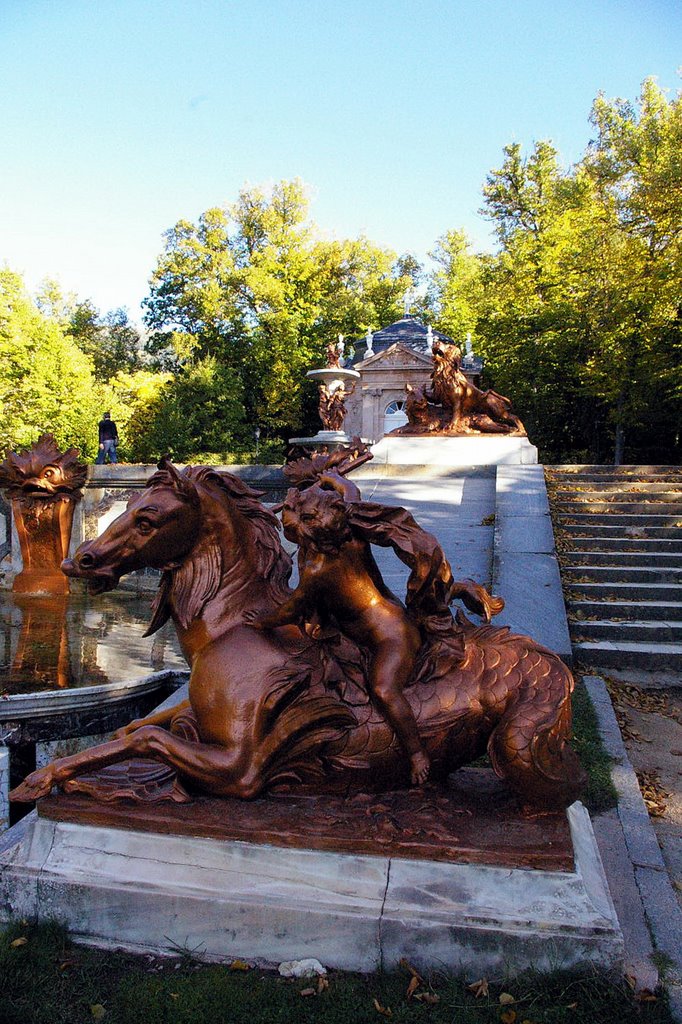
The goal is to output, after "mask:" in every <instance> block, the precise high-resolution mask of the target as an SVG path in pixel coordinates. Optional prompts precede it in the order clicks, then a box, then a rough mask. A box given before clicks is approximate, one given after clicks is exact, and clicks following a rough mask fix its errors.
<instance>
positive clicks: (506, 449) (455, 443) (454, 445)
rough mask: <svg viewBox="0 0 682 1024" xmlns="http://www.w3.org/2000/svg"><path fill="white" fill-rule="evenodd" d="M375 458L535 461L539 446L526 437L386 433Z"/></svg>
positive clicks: (451, 462) (389, 461) (393, 461)
mask: <svg viewBox="0 0 682 1024" xmlns="http://www.w3.org/2000/svg"><path fill="white" fill-rule="evenodd" d="M371 451H372V455H373V456H374V461H375V462H379V463H384V464H386V465H418V466H428V465H437V466H501V465H534V464H536V463H537V461H538V450H537V448H536V447H535V445H532V444H531V443H530V441H529V440H528V438H527V437H507V436H505V435H503V434H488V435H481V436H476V437H434V436H426V437H410V436H400V435H393V434H386V436H385V437H383V438H382V439H381V441H378V442H377V443H376V444H375V445H372V449H371Z"/></svg>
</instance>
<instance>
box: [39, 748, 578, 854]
mask: <svg viewBox="0 0 682 1024" xmlns="http://www.w3.org/2000/svg"><path fill="white" fill-rule="evenodd" d="M38 811H39V814H40V815H41V816H43V817H46V818H50V819H53V820H57V821H66V822H76V823H79V824H88V825H98V826H104V827H109V828H117V829H121V828H122V829H133V830H136V831H140V832H158V833H164V834H172V835H190V836H200V837H205V838H212V839H225V840H238V841H242V842H255V843H259V844H260V843H263V844H269V845H273V846H280V847H294V848H299V849H313V850H327V851H334V852H338V853H363V854H373V855H376V856H391V857H407V858H411V859H417V860H433V861H448V862H455V863H457V862H460V863H470V864H488V865H492V866H496V867H509V868H534V869H540V870H551V871H571V870H572V869H573V848H572V844H571V837H570V832H569V827H568V822H567V819H566V813H565V811H553V812H548V813H541V814H537V815H527V814H524V813H522V812H521V810H520V808H519V805H518V803H517V801H516V800H515V799H514V797H513V796H511V795H510V794H509V791H508V790H507V789H506V787H505V786H504V784H503V783H502V782H500V781H499V780H498V779H497V778H496V777H495V775H494V774H493V772H492V770H491V769H490V768H465V769H462V770H460V771H459V772H457V773H456V774H455V775H454V776H452V777H451V779H450V784H449V785H436V784H429V785H427V786H425V787H424V788H420V789H408V790H400V791H396V792H390V793H382V794H378V795H377V794H367V793H359V794H356V795H355V796H353V797H348V798H345V797H342V796H330V795H321V796H312V795H302V794H300V793H297V794H295V795H294V794H286V793H280V794H270V795H269V796H268V797H267V798H266V799H258V800H250V801H244V800H234V799H215V798H208V797H200V798H198V799H195V800H194V801H193V802H192V803H189V804H184V803H180V804H178V803H173V802H164V803H133V802H129V801H114V802H112V803H101V802H96V801H94V800H92V799H90V798H88V797H87V796H83V795H81V794H79V793H70V794H56V793H55V795H54V796H50V797H47V798H45V799H44V800H41V801H40V803H39V805H38Z"/></svg>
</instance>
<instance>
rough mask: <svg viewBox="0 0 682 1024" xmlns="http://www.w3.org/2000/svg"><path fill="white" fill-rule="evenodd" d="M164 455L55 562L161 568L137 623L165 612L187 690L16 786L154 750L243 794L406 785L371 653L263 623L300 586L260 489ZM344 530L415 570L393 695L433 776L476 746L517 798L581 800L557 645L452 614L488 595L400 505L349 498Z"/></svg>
mask: <svg viewBox="0 0 682 1024" xmlns="http://www.w3.org/2000/svg"><path fill="white" fill-rule="evenodd" d="M159 467H160V468H159V472H157V473H156V474H155V475H154V476H153V477H152V478H151V479H150V481H149V483H148V485H147V488H146V489H145V490H144V491H143V492H142V493H141V494H139V495H137V496H135V497H134V498H132V499H131V501H130V502H129V504H128V508H127V510H126V511H125V512H124V513H123V514H122V515H121V516H119V518H118V519H116V520H115V521H114V522H113V523H111V524H110V526H109V527H108V528H107V530H106V531H105V532H104V533H103V534H102V535H101V536H100V537H99V538H98V539H97V540H94V541H88V542H86V543H85V544H82V545H81V547H80V548H79V549H78V551H77V552H76V554H75V555H74V557H73V559H68V560H66V561H65V562H64V564H63V569H64V572H65V573H67V575H69V576H73V577H80V578H83V579H85V580H88V581H89V585H90V590H91V592H93V593H101V592H104V591H106V590H110V589H112V588H113V587H115V586H116V584H117V583H118V581H119V579H120V577H121V576H122V575H123V574H125V573H127V572H131V571H133V570H135V569H139V568H142V567H144V566H151V567H153V568H156V569H160V570H162V577H161V583H160V587H159V591H158V594H157V596H156V599H155V602H154V610H153V618H152V622H151V624H150V627H149V629H148V633H153V632H154V631H155V630H156V629H158V628H159V627H160V626H161V625H162V624H163V623H164V622H165V621H167V619H168V618H171V617H172V619H173V621H174V623H175V626H176V629H177V632H178V636H179V639H180V643H181V646H182V648H183V651H184V653H185V655H186V657H187V660H188V662H189V664H190V666H191V677H190V684H189V700H188V701H186V702H185V703H184V704H181V705H178V706H176V707H175V708H173V709H172V710H170V711H166V712H161V713H158V714H156V715H152V716H150V717H149V718H147V719H142V720H138V721H134V722H131V723H130V725H128V726H126V727H125V728H124V729H122V730H119V732H118V733H117V734H116V736H115V738H114V739H113V740H111V741H110V742H107V743H103V744H101V745H99V746H96V747H93V748H90V749H89V750H86V751H84V752H82V753H79V754H75V755H73V756H71V757H65V758H62V759H60V760H57V761H55V762H53V763H52V764H49V765H47V766H46V767H44V768H41V769H39V770H38V771H36V772H33V773H32V774H31V775H29V776H28V777H27V779H26V780H25V781H24V782H23V783H22V784H21V785H20V786H18V787H17V789H15V790H14V792H13V794H12V797H13V799H16V800H34V799H38V798H39V797H41V796H44V795H46V794H48V793H49V792H50V790H51V788H52V786H53V785H60V786H62V787H63V788H64V789H65V790H67V791H68V790H69V789H70V788H76V787H77V785H78V777H79V776H82V775H85V774H88V773H92V772H95V771H98V770H100V769H103V768H106V767H107V766H109V765H115V764H117V763H119V762H122V761H125V760H127V759H130V758H152V759H156V760H158V761H161V762H163V763H164V764H166V765H168V766H170V767H171V768H173V769H174V770H175V772H176V773H177V777H178V779H179V780H180V782H181V783H182V784H184V785H185V786H187V787H188V788H189V789H190V790H192V791H196V792H199V793H204V794H209V795H213V796H220V797H236V798H245V799H248V798H254V797H257V796H258V795H260V794H261V793H263V792H264V791H266V790H268V789H269V788H272V787H281V786H287V785H288V786H295V787H312V788H313V789H314V791H316V792H324V791H333V792H342V793H347V792H356V791H359V790H362V789H377V788H384V789H389V788H395V787H396V786H400V785H404V784H407V783H408V781H409V776H410V771H409V762H408V759H407V758H406V757H405V754H404V751H403V749H402V747H401V745H400V743H399V742H398V740H397V739H396V735H395V733H394V731H393V729H392V728H391V727H390V725H389V724H387V721H386V719H385V717H384V716H383V715H382V714H381V712H380V711H379V710H378V708H377V707H376V706H375V704H374V702H373V700H371V699H370V697H369V696H368V691H367V686H366V684H365V680H366V672H367V657H366V652H363V650H362V649H361V647H360V646H358V645H357V644H356V643H354V642H353V640H352V639H349V638H348V637H346V636H344V634H343V632H342V630H340V629H339V628H338V625H337V626H336V628H335V627H334V622H333V616H332V620H331V621H330V619H329V616H327V617H326V618H325V617H324V616H322V617H321V618H319V619H318V620H317V621H316V616H315V614H314V612H313V613H310V611H308V613H306V614H305V615H303V616H302V617H301V621H300V622H298V624H295V623H294V622H293V621H290V620H287V624H285V625H272V626H271V628H267V620H268V616H270V617H273V616H274V619H275V620H276V619H277V609H279V608H281V607H282V606H283V605H284V604H285V603H286V602H291V600H292V596H293V595H295V594H296V592H293V595H292V591H291V590H290V588H289V586H288V580H289V576H290V572H291V559H290V558H289V556H288V555H287V554H286V552H285V551H284V550H283V548H282V546H281V543H280V539H279V534H278V523H277V520H276V518H275V516H274V515H273V514H272V513H271V512H270V511H268V510H267V509H266V508H265V507H264V506H263V505H262V504H261V503H260V501H259V500H258V498H259V495H258V494H257V492H255V491H253V490H251V489H250V488H249V487H248V486H247V485H246V484H244V483H243V482H242V481H241V480H239V478H237V477H235V476H233V475H231V474H229V473H220V474H219V473H217V472H215V471H214V470H211V469H209V468H207V467H198V468H187V469H185V470H184V471H183V472H178V471H177V470H176V469H175V467H174V466H173V465H172V464H171V463H170V461H169V460H165V459H164V460H162V461H161V463H159ZM326 500H336V501H337V502H341V504H343V501H344V498H343V497H341V496H340V495H338V494H337V495H335V496H334V498H333V499H329V498H328V499H326ZM338 511H339V510H338V509H337V512H338ZM343 512H344V510H343V509H341V513H343ZM315 515H316V511H315V503H314V501H313V500H312V499H308V500H307V501H306V502H301V501H300V500H299V499H298V498H297V497H296V492H294V494H293V495H292V493H291V492H290V500H289V501H288V503H287V504H286V505H285V512H284V521H285V527H286V523H287V516H289V520H290V527H291V529H293V530H296V531H298V535H299V536H301V537H302V536H303V534H304V533H305V530H306V516H307V517H309V519H310V522H309V523H308V536H309V538H312V540H314V539H315V538H316V537H317V538H318V540H317V543H318V545H321V544H322V541H320V540H319V536H320V534H319V530H317V529H316V523H315ZM297 517H298V518H297ZM292 524H293V525H292ZM342 529H343V530H344V531H347V532H348V531H349V532H348V535H346V534H345V533H344V537H345V538H346V539H345V540H344V539H343V538H342V539H341V540H339V539H338V538H337V540H336V541H335V542H334V543H336V545H337V547H336V550H338V551H339V552H340V555H339V557H341V558H343V551H344V544H345V543H346V542H347V541H348V540H352V539H353V537H354V538H355V539H356V540H357V538H358V537H361V538H364V542H366V544H367V547H369V543H370V542H371V543H376V544H382V545H384V546H388V545H390V546H392V547H393V548H394V550H396V552H397V553H398V555H399V556H400V557H402V558H403V560H404V561H406V562H407V563H408V564H409V565H410V567H411V568H412V570H413V571H412V575H411V577H410V584H409V585H408V600H407V610H408V612H409V611H410V600H411V601H412V606H413V607H414V608H416V609H417V611H418V614H416V617H415V621H416V622H417V623H418V628H419V629H420V631H421V635H422V637H423V639H424V642H423V646H422V650H421V651H420V652H419V655H418V656H417V659H416V664H415V672H414V675H413V681H412V682H411V683H409V684H408V685H407V686H406V687H405V690H404V697H405V699H406V701H407V702H408V704H409V708H410V714H411V715H412V716H413V717H414V720H416V723H417V728H418V731H419V736H420V740H421V744H422V745H423V748H424V750H425V751H426V754H427V756H428V759H429V761H430V770H431V777H432V778H436V779H437V778H439V777H440V778H442V777H444V776H445V775H446V774H447V773H449V772H452V771H453V770H455V769H456V768H458V767H460V766H461V765H463V764H466V763H468V762H470V761H472V760H474V759H475V758H477V757H478V756H479V755H480V754H482V753H485V751H486V749H487V750H488V752H489V754H490V758H491V761H492V764H493V767H494V769H495V771H496V772H497V774H498V775H499V776H501V777H502V778H503V779H505V780H506V782H507V783H508V784H509V786H510V787H511V788H512V790H514V791H515V792H516V793H517V795H518V796H519V798H520V799H521V801H522V802H523V803H524V804H534V805H537V806H541V807H542V806H546V807H558V806H564V805H566V804H568V803H571V802H572V801H573V800H574V799H576V798H577V796H578V795H579V792H580V790H581V788H582V785H583V780H584V774H583V773H582V770H581V768H580V766H579V763H578V761H577V758H576V755H575V754H574V752H573V751H572V749H571V748H570V746H569V744H568V741H569V738H570V725H571V691H572V687H573V679H572V676H571V673H570V672H569V670H568V669H567V668H566V666H565V665H564V664H563V663H562V662H561V660H560V659H559V658H558V657H557V656H556V655H555V654H553V653H552V652H551V651H548V650H546V649H545V648H543V647H540V646H538V645H537V644H535V643H534V642H533V641H532V640H531V639H529V638H528V637H524V636H518V635H514V634H512V633H510V632H509V630H508V628H506V627H501V628H498V627H495V626H491V625H488V624H485V625H482V626H474V625H473V624H472V623H471V622H469V620H468V619H467V618H466V617H465V616H464V615H463V614H462V613H461V612H458V614H457V618H456V620H453V618H452V616H451V614H450V612H449V609H448V608H447V604H448V603H449V601H450V600H451V599H452V598H453V597H455V596H460V597H462V598H463V599H464V600H465V603H467V605H468V606H469V607H470V608H475V609H478V610H479V611H480V612H482V613H484V615H485V617H489V614H490V611H491V610H492V612H493V613H494V612H495V611H496V610H497V608H496V606H495V599H493V598H490V595H487V594H486V592H485V591H484V590H483V588H478V587H476V586H475V585H471V584H459V583H456V582H455V581H454V580H453V579H452V575H451V573H450V568H449V565H448V564H447V561H446V560H445V557H444V555H443V553H442V550H441V549H440V546H439V545H438V544H437V541H436V540H435V538H433V537H432V536H431V535H430V534H426V533H425V532H424V531H422V530H420V529H419V527H418V526H417V524H416V523H415V522H414V520H413V519H412V517H411V516H410V515H409V513H407V512H405V510H404V509H394V508H391V509H389V508H387V507H385V506H381V505H374V504H373V503H371V502H362V501H356V502H353V501H350V502H348V513H347V522H345V523H344V524H342ZM311 543H312V541H311ZM330 544H331V541H330ZM332 548H333V545H332V547H331V548H330V550H332ZM329 557H330V558H331V557H333V552H332V554H330V555H329ZM363 557H365V556H364V555H363ZM372 563H373V559H371V562H370V561H367V562H366V568H367V571H368V572H369V573H370V575H371V576H372V578H373V585H374V586H375V587H377V588H382V593H383V594H384V595H389V596H390V597H387V603H388V604H390V600H393V601H395V602H397V604H399V605H401V602H399V601H398V599H397V598H395V597H393V595H390V591H388V590H387V588H385V585H384V584H383V581H382V580H381V578H380V574H379V570H378V568H377V567H376V563H373V565H372ZM410 594H411V598H410ZM339 599H340V600H341V599H342V596H340V598H339ZM501 603H502V602H499V604H501ZM330 605H331V607H332V609H333V600H332V599H331V598H330ZM497 607H499V605H498V606H497ZM401 608H402V605H401ZM403 612H404V609H403ZM403 612H401V615H403ZM259 622H260V626H259Z"/></svg>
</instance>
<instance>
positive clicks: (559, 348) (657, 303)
mask: <svg viewBox="0 0 682 1024" xmlns="http://www.w3.org/2000/svg"><path fill="white" fill-rule="evenodd" d="M591 123H592V125H593V128H594V131H595V137H594V139H593V141H592V142H591V143H590V145H589V147H588V149H587V152H586V153H585V155H584V157H583V159H582V160H581V161H579V163H578V164H576V166H575V167H572V168H569V169H563V168H562V167H561V166H560V164H559V162H558V158H557V154H556V151H555V150H554V148H553V146H552V145H551V144H550V143H549V142H539V143H536V145H535V146H534V149H533V151H532V153H531V154H530V155H529V156H528V157H527V158H524V157H523V156H522V154H521V150H520V147H519V146H518V145H511V146H507V147H506V148H505V149H504V159H503V162H502V165H501V167H500V168H499V169H497V170H494V171H492V172H491V173H490V175H489V176H488V179H487V182H486V184H485V187H484V190H483V194H484V203H485V206H484V210H483V212H484V214H485V215H486V216H487V217H488V218H489V219H490V221H491V222H492V224H493V226H494V229H495V233H496V235H497V239H498V244H499V248H498V251H497V252H496V253H494V254H492V255H483V256H479V257H478V258H477V263H478V276H477V274H476V273H474V272H473V270H472V266H471V256H470V255H469V254H468V253H467V249H466V240H465V239H464V238H463V236H461V235H460V234H459V233H457V232H450V233H448V234H447V235H445V236H444V237H443V239H441V240H440V243H439V246H438V248H437V250H436V259H437V260H438V263H439V268H438V269H437V271H436V273H435V275H434V276H433V279H432V288H433V292H434V303H433V304H434V308H435V310H436V313H437V316H438V322H437V325H438V326H439V327H441V328H442V329H443V330H448V329H449V333H452V331H453V327H454V328H456V330H457V331H458V332H459V336H461V334H462V333H464V331H465V329H469V330H471V329H472V327H471V326H468V325H471V324H472V323H473V324H474V327H473V330H474V332H475V334H476V336H477V345H478V348H479V350H480V351H481V352H482V353H483V355H484V356H485V357H486V360H487V371H488V374H489V377H490V379H491V381H492V383H494V385H495V386H496V387H498V388H499V389H500V390H502V391H506V392H507V393H509V394H510V396H511V397H512V398H513V400H514V402H515V405H516V406H517V408H518V410H519V413H520V415H521V416H522V418H523V419H524V421H526V425H527V426H528V428H529V432H530V433H531V434H532V436H533V438H534V439H535V440H536V441H537V442H538V443H539V444H540V446H541V448H542V449H543V451H544V453H545V455H546V456H547V457H551V458H572V457H578V458H583V459H585V460H588V459H589V460H592V459H598V460H602V459H604V460H607V459H609V458H610V457H612V456H614V455H615V458H616V459H617V460H618V461H620V459H621V458H622V457H623V455H624V454H625V453H627V454H628V457H629V458H632V459H635V460H636V459H637V458H645V459H651V460H654V461H655V460H659V461H665V460H666V459H670V460H673V461H677V460H678V459H679V454H680V427H681V426H682V422H681V419H680V416H681V409H682V405H681V401H680V400H681V399H682V386H681V380H682V378H681V373H682V370H681V365H682V361H681V360H680V354H681V350H680V347H681V336H680V324H681V316H682V285H681V281H682V264H681V253H680V237H681V232H682V157H681V155H680V154H681V153H682V101H681V99H680V97H679V96H678V97H677V98H675V99H674V100H668V99H667V98H666V96H665V94H664V93H663V91H662V90H661V89H660V88H659V87H658V86H657V85H656V84H655V83H654V82H653V81H647V82H645V83H644V85H643V87H642V93H641V96H640V97H639V100H638V102H637V104H630V103H627V102H625V101H622V100H615V101H609V100H607V99H605V98H604V97H603V96H599V97H598V98H597V99H596V101H595V103H594V106H593V109H592V116H591ZM465 257H466V258H465ZM456 336H457V334H456Z"/></svg>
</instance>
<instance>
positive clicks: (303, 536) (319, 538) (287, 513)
mask: <svg viewBox="0 0 682 1024" xmlns="http://www.w3.org/2000/svg"><path fill="white" fill-rule="evenodd" d="M282 525H283V527H284V536H285V537H286V538H287V540H290V541H292V542H293V543H295V544H299V545H301V546H302V547H308V546H313V547H316V548H318V549H319V550H320V551H324V552H325V553H327V554H333V553H334V552H336V551H338V550H339V548H340V547H341V545H342V544H344V543H345V542H346V541H347V540H350V537H351V529H350V523H349V521H348V506H347V505H346V502H345V501H344V500H343V498H342V497H341V495H340V494H337V493H336V491H325V490H322V488H320V487H309V488H308V489H307V490H305V491H297V490H296V488H294V487H292V488H291V489H290V490H289V491H288V492H287V496H286V500H285V502H284V507H283V509H282Z"/></svg>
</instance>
